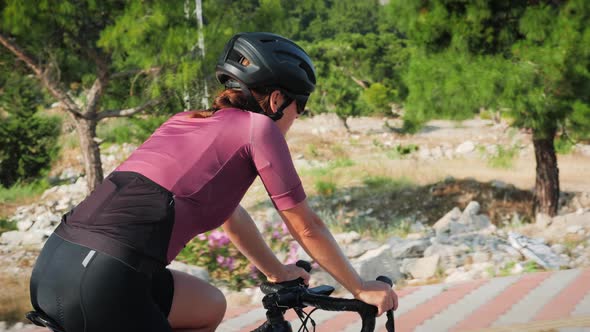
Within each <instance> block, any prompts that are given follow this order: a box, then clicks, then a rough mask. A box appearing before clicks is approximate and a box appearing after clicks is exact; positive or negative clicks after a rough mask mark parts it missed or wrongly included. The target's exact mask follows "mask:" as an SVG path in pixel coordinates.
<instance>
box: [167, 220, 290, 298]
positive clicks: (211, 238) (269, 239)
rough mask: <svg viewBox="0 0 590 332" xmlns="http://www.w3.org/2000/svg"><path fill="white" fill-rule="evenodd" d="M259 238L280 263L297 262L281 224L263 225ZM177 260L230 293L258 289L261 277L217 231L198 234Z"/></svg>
mask: <svg viewBox="0 0 590 332" xmlns="http://www.w3.org/2000/svg"><path fill="white" fill-rule="evenodd" d="M262 235H263V237H264V238H265V240H266V243H267V244H268V245H269V246H270V248H271V249H272V250H273V252H274V253H275V254H276V255H277V257H279V258H281V259H283V258H284V259H283V263H285V264H292V263H295V262H296V261H297V249H298V248H299V246H298V244H297V243H296V242H295V241H294V240H293V238H292V237H291V235H290V234H289V231H288V230H287V227H286V226H285V225H284V224H283V223H266V224H265V225H264V227H262ZM178 259H179V260H181V261H184V262H186V263H189V264H194V265H198V266H201V267H204V268H206V269H207V270H208V271H209V274H210V276H211V278H212V279H214V280H217V281H223V282H225V283H227V285H228V286H229V287H230V288H231V289H234V290H240V289H242V288H244V287H251V286H255V285H258V284H259V283H260V281H261V280H264V275H263V274H262V273H260V271H258V269H257V268H256V267H255V266H254V265H252V264H251V263H250V262H249V261H248V259H247V258H246V257H245V256H243V255H242V254H241V253H240V252H239V251H238V249H237V248H236V247H235V246H234V245H233V244H232V243H231V241H230V239H229V237H228V236H227V235H226V234H225V233H224V232H223V231H222V230H221V228H219V229H215V230H212V231H209V232H206V233H203V234H199V235H198V236H197V237H195V238H194V239H193V240H192V241H191V242H189V243H188V244H187V245H186V247H185V248H184V249H183V250H182V251H181V253H180V254H179V256H178Z"/></svg>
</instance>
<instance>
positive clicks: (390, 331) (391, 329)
mask: <svg viewBox="0 0 590 332" xmlns="http://www.w3.org/2000/svg"><path fill="white" fill-rule="evenodd" d="M377 280H379V281H381V282H384V283H386V284H388V285H389V286H393V281H391V279H389V278H388V277H386V276H378V277H377ZM385 329H386V330H387V332H395V322H394V320H393V309H390V310H387V322H386V323H385Z"/></svg>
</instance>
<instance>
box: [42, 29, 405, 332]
mask: <svg viewBox="0 0 590 332" xmlns="http://www.w3.org/2000/svg"><path fill="white" fill-rule="evenodd" d="M216 75H217V78H218V80H219V81H220V82H221V83H222V84H224V85H225V86H226V89H225V90H224V91H223V92H221V93H220V94H219V95H218V96H217V97H216V98H215V101H214V102H213V105H212V107H211V109H209V110H206V111H189V112H182V113H179V114H176V115H174V116H172V117H171V118H170V119H169V120H168V121H166V122H165V123H164V124H163V125H162V126H161V127H160V128H158V129H157V130H156V131H155V132H154V133H153V134H152V136H151V137H150V138H149V139H148V140H147V141H145V142H144V143H143V144H142V145H141V146H140V147H138V148H137V150H136V151H134V152H133V153H132V154H131V155H130V157H129V158H128V159H127V160H126V161H125V162H123V163H122V164H121V165H120V166H119V167H118V168H116V169H115V171H113V172H112V173H111V174H109V175H108V176H107V177H106V179H105V180H104V181H103V182H102V183H101V184H100V185H99V186H98V187H97V188H96V189H95V190H94V191H93V192H92V193H91V194H90V195H89V196H88V197H87V198H86V199H85V200H84V201H82V202H81V203H80V204H79V205H78V206H76V207H75V208H74V209H73V210H72V211H70V212H68V213H67V214H66V215H64V217H63V219H62V222H61V223H60V225H59V226H58V227H57V229H56V230H55V232H54V233H53V234H52V235H51V236H50V238H49V239H48V241H47V242H46V244H45V246H44V248H43V250H42V252H41V254H40V256H39V258H38V260H37V262H36V264H35V268H34V270H33V274H32V278H31V301H32V304H33V307H34V308H35V309H36V310H37V311H42V312H44V313H45V314H47V315H49V316H50V317H51V318H53V319H54V320H55V321H57V322H58V323H59V324H60V325H61V326H63V327H64V328H65V330H66V331H68V332H73V331H76V332H77V331H86V332H92V331H142V332H145V331H173V330H183V331H213V330H215V328H216V327H217V326H218V325H219V323H220V322H221V320H222V319H223V316H224V313H225V309H226V302H225V298H224V296H223V294H222V293H221V291H219V290H218V289H217V288H215V287H213V286H212V285H210V284H208V283H207V282H205V281H203V280H200V279H198V278H195V277H193V276H190V275H188V274H185V273H182V272H179V271H175V270H171V269H167V268H166V265H167V264H168V263H170V262H171V261H172V260H173V259H174V258H175V256H176V255H177V254H178V253H179V252H180V250H181V249H182V248H183V246H184V245H185V244H186V243H187V242H188V241H190V239H192V238H193V237H194V236H196V235H198V234H200V233H203V232H205V231H208V230H211V229H214V228H216V227H218V226H222V227H223V229H224V230H225V232H226V233H227V235H228V236H229V237H230V239H231V241H232V242H233V243H234V244H235V245H236V246H237V247H238V248H239V250H240V251H241V252H242V253H243V254H244V255H245V256H246V257H248V259H250V260H251V262H252V263H253V264H254V265H255V266H256V267H257V268H258V269H259V270H260V271H261V272H262V273H264V274H265V275H266V277H267V278H268V280H269V281H271V282H281V281H286V280H293V279H296V278H299V277H301V278H303V279H304V280H305V282H306V283H307V282H308V280H309V275H308V274H307V272H305V271H304V270H303V269H301V268H299V267H297V266H295V265H283V264H282V263H281V262H280V261H279V260H278V259H277V258H276V256H275V255H274V254H273V253H272V251H271V250H270V248H269V247H268V245H267V244H266V243H265V242H264V240H263V238H262V236H261V235H260V233H259V231H258V230H257V228H256V226H255V224H254V222H253V220H252V218H251V217H250V216H249V215H248V213H247V212H246V211H245V210H244V209H243V208H242V207H241V206H240V205H239V202H240V200H241V199H242V197H243V196H244V194H245V192H246V191H247V189H248V187H249V186H250V185H251V184H252V182H253V181H254V179H255V178H256V176H260V178H261V179H262V181H263V183H264V185H265V187H266V190H267V192H268V194H269V196H270V198H271V200H272V202H273V203H274V205H275V207H276V209H277V210H278V211H279V213H280V215H281V217H282V219H283V220H284V222H285V224H286V225H287V227H288V229H289V231H290V233H291V234H292V235H293V237H294V238H295V239H296V240H297V241H298V242H299V243H300V245H301V246H302V247H303V248H304V249H305V250H306V251H307V252H308V253H309V254H310V255H311V257H313V259H314V260H315V261H316V262H318V263H319V265H320V266H322V267H323V268H324V269H325V270H326V271H327V272H329V273H330V274H331V275H333V276H334V278H335V279H336V280H337V281H338V282H340V283H341V284H342V285H343V286H344V287H345V288H346V289H348V290H349V291H350V292H352V294H354V296H355V297H356V298H357V299H360V300H362V301H365V302H367V303H370V304H374V305H376V306H377V307H378V312H379V314H381V313H383V312H385V311H386V310H388V309H391V308H392V307H396V306H397V296H396V295H395V293H394V292H393V290H392V289H391V287H389V286H388V285H386V284H384V283H381V282H378V281H364V280H361V278H360V277H359V275H358V274H357V273H356V272H355V270H354V269H353V268H352V267H351V265H350V263H349V262H348V260H347V258H346V256H345V255H344V254H343V253H342V251H341V250H340V248H339V247H338V245H337V244H336V242H335V241H334V238H333V237H332V235H331V234H330V232H329V231H328V229H327V228H326V226H325V225H324V224H323V223H322V221H321V220H320V218H318V216H317V215H316V214H315V213H314V212H313V211H312V210H311V209H310V207H309V205H308V203H307V201H306V195H305V192H304V190H303V187H302V185H301V181H300V179H299V177H298V175H297V173H296V171H295V168H294V167H293V162H292V160H291V156H290V154H289V149H288V147H287V144H286V141H285V138H284V136H285V134H286V133H287V131H288V130H289V128H290V127H291V125H292V124H293V121H294V120H295V119H296V118H297V117H298V115H299V114H301V113H302V112H303V110H304V107H305V102H306V101H307V98H308V97H309V94H310V93H311V92H312V91H313V90H314V88H315V83H316V78H315V76H316V74H315V69H314V66H313V64H312V62H311V60H310V58H309V56H308V55H307V54H306V53H305V51H304V50H303V49H302V48H300V47H299V46H298V45H296V44H295V43H293V42H292V41H290V40H289V39H286V38H284V37H281V36H278V35H275V34H270V33H259V32H256V33H240V34H237V35H235V36H234V37H233V38H231V40H230V41H229V42H228V43H227V45H226V46H225V49H224V51H223V53H222V55H221V57H220V58H219V61H218V63H217V66H216Z"/></svg>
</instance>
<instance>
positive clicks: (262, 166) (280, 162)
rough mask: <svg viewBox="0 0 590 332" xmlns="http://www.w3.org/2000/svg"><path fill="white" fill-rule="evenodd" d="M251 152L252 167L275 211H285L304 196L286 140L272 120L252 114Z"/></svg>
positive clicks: (303, 198)
mask: <svg viewBox="0 0 590 332" xmlns="http://www.w3.org/2000/svg"><path fill="white" fill-rule="evenodd" d="M250 129H251V133H250V137H251V140H250V148H251V154H252V159H253V161H254V165H255V167H256V170H257V172H258V175H259V176H260V178H261V180H262V183H263V184H264V187H265V188H266V191H267V192H268V195H269V196H270V198H271V200H272V202H273V204H274V205H275V207H276V208H277V209H278V210H288V209H290V208H292V207H294V206H295V205H297V204H299V203H300V202H302V201H303V200H305V198H306V195H305V191H304V190H303V186H302V184H301V180H300V179H299V175H298V174H297V171H296V170H295V166H294V165H293V160H292V159H291V153H290V151H289V147H288V146H287V142H286V141H285V137H284V136H283V134H282V133H281V132H280V130H279V128H278V127H277V126H276V125H275V124H274V122H272V120H271V119H269V118H268V117H266V116H264V115H258V114H252V125H251V126H250Z"/></svg>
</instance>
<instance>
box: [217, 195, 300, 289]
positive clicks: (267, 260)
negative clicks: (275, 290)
mask: <svg viewBox="0 0 590 332" xmlns="http://www.w3.org/2000/svg"><path fill="white" fill-rule="evenodd" d="M222 228H223V230H224V231H225V233H226V234H227V236H228V237H229V239H230V240H231V241H232V243H233V244H234V245H235V246H236V247H237V248H238V250H240V252H241V253H242V254H244V256H246V257H247V258H248V260H249V261H250V262H251V263H252V264H254V265H255V266H256V267H257V268H258V269H259V270H260V271H261V272H262V273H264V275H265V276H266V277H267V279H268V280H269V281H270V282H280V281H286V280H293V279H297V278H299V277H301V278H303V279H304V280H305V282H306V283H307V282H308V281H309V274H307V273H306V272H305V271H304V270H303V269H300V268H297V267H295V266H289V265H283V264H282V263H281V262H280V261H279V260H278V259H277V257H276V256H275V254H274V253H273V252H272V250H271V249H270V248H269V246H268V244H267V243H266V242H265V241H264V238H263V237H262V234H260V231H259V230H258V228H257V227H256V224H255V223H254V220H252V218H251V217H250V215H249V214H248V212H246V210H245V209H244V208H243V207H241V206H238V208H237V209H236V210H235V211H234V213H233V214H232V215H231V217H230V218H229V219H228V220H227V221H226V222H225V223H224V224H223V226H222Z"/></svg>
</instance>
